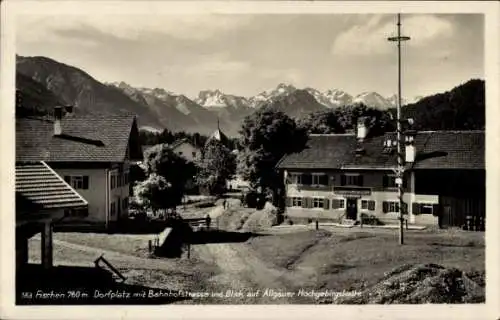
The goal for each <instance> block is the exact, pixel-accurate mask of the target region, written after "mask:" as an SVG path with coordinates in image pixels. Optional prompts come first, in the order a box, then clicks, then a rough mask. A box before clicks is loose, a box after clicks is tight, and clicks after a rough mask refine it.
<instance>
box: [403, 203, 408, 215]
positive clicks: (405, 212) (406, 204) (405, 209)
mask: <svg viewBox="0 0 500 320" xmlns="http://www.w3.org/2000/svg"><path fill="white" fill-rule="evenodd" d="M402 213H403V214H407V213H408V203H406V202H403V212H402Z"/></svg>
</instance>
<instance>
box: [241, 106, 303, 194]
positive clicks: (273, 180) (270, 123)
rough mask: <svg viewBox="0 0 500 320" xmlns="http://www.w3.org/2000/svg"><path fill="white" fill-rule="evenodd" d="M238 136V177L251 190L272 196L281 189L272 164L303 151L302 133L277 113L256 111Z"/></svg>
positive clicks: (246, 120)
mask: <svg viewBox="0 0 500 320" xmlns="http://www.w3.org/2000/svg"><path fill="white" fill-rule="evenodd" d="M240 133H241V142H240V144H241V146H242V150H241V152H240V153H239V154H238V168H237V171H238V173H239V174H240V175H241V176H242V177H243V178H244V179H246V180H248V181H249V182H250V184H251V185H252V186H253V187H254V188H261V189H262V191H264V192H272V194H273V195H275V194H276V191H278V189H279V188H282V187H283V186H282V184H283V181H282V180H283V179H281V177H280V175H279V174H278V172H277V170H276V164H277V163H278V161H279V160H280V159H281V158H282V157H283V156H284V155H285V154H289V153H293V152H297V151H300V150H302V149H303V148H304V147H305V144H306V142H307V133H306V130H305V129H303V128H300V127H298V126H297V124H296V123H295V121H294V120H293V119H292V118H290V117H288V116H287V115H286V114H285V113H283V112H281V111H275V110H269V109H267V110H262V109H260V110H258V111H256V112H255V113H253V114H251V115H249V116H247V117H246V118H245V119H244V121H243V125H242V129H241V131H240Z"/></svg>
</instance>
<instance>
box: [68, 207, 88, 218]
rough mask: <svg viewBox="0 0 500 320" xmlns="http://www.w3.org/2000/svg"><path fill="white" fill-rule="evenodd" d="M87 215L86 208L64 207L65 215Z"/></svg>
mask: <svg viewBox="0 0 500 320" xmlns="http://www.w3.org/2000/svg"><path fill="white" fill-rule="evenodd" d="M88 215H89V211H88V209H87V208H85V209H64V216H65V217H87V216H88Z"/></svg>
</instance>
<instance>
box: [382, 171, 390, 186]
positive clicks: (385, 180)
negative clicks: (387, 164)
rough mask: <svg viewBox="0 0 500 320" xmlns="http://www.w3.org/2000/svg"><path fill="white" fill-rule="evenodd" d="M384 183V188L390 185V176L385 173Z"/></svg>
mask: <svg viewBox="0 0 500 320" xmlns="http://www.w3.org/2000/svg"><path fill="white" fill-rule="evenodd" d="M382 185H383V187H384V188H387V186H388V185H389V177H388V176H387V175H385V174H384V177H383V178H382Z"/></svg>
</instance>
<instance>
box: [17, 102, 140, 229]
mask: <svg viewBox="0 0 500 320" xmlns="http://www.w3.org/2000/svg"><path fill="white" fill-rule="evenodd" d="M138 138H139V133H138V130H137V123H136V118H135V116H134V115H128V114H127V115H106V116H103V115H100V116H96V115H76V114H73V113H71V112H66V113H65V112H64V110H61V108H56V109H55V111H54V118H53V119H41V118H20V119H16V162H17V163H23V162H26V161H44V162H45V163H46V164H47V165H48V166H50V168H52V169H53V170H54V171H55V172H56V173H57V174H58V175H59V176H61V177H63V179H64V181H65V182H66V183H67V184H68V185H70V186H71V187H72V188H73V189H74V190H76V191H77V192H78V193H79V194H80V195H81V196H82V197H83V198H84V199H86V200H87V202H88V207H87V208H85V209H74V210H66V212H65V219H63V221H61V223H60V224H59V225H64V224H66V225H72V226H89V227H104V228H110V227H112V226H114V225H116V223H117V222H119V220H120V219H121V218H125V217H128V202H129V201H128V198H129V190H130V189H129V166H130V163H131V162H132V161H136V160H140V159H142V151H141V148H140V144H139V139H138Z"/></svg>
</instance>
